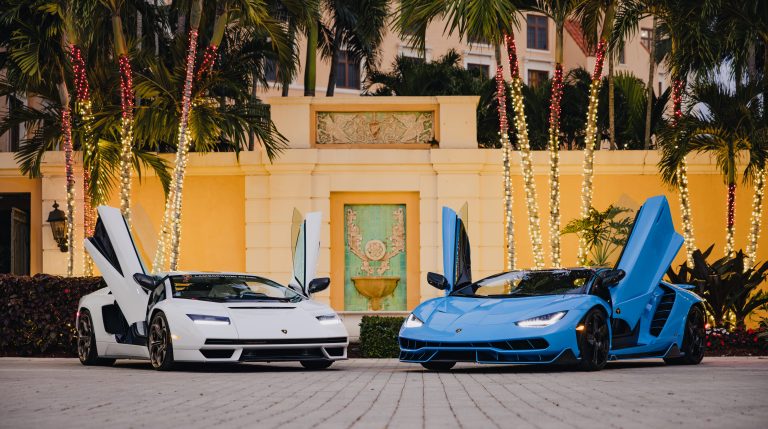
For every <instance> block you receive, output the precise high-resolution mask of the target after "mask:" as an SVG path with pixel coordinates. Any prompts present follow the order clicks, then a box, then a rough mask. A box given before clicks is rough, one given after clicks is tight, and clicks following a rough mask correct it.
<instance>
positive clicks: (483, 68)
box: [467, 63, 491, 79]
mask: <svg viewBox="0 0 768 429" xmlns="http://www.w3.org/2000/svg"><path fill="white" fill-rule="evenodd" d="M467 70H470V71H474V70H477V73H478V74H479V75H480V77H482V78H483V79H488V78H490V77H491V67H490V66H488V64H475V63H467Z"/></svg>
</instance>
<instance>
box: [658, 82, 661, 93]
mask: <svg viewBox="0 0 768 429" xmlns="http://www.w3.org/2000/svg"><path fill="white" fill-rule="evenodd" d="M658 96H659V97H661V82H659V93H658Z"/></svg>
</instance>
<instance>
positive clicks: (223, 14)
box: [192, 2, 229, 80]
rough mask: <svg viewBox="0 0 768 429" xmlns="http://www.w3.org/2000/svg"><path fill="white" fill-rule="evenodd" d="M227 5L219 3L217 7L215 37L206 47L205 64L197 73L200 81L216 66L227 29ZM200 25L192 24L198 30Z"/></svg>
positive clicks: (214, 27) (212, 37)
mask: <svg viewBox="0 0 768 429" xmlns="http://www.w3.org/2000/svg"><path fill="white" fill-rule="evenodd" d="M227 12H228V11H227V3H226V2H219V3H218V4H217V5H216V19H215V20H214V24H213V35H212V36H211V41H210V42H209V43H208V46H206V47H205V54H203V62H202V64H200V68H199V69H198V71H197V75H196V76H195V77H196V79H198V80H199V79H200V78H201V77H202V76H203V74H205V72H207V71H211V70H213V66H214V65H215V64H216V53H217V52H218V50H219V46H220V45H221V41H222V40H223V39H224V31H225V30H226V29H227V23H228V18H229V15H228V13H227ZM199 26H200V24H199V23H198V24H195V23H194V22H193V23H192V27H193V28H194V29H197V28H198V27H199Z"/></svg>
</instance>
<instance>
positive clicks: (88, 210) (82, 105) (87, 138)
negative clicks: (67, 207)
mask: <svg viewBox="0 0 768 429" xmlns="http://www.w3.org/2000/svg"><path fill="white" fill-rule="evenodd" d="M69 53H70V61H71V63H72V72H73V74H74V78H75V111H76V113H78V114H79V115H80V118H81V119H82V123H83V127H84V128H85V133H84V136H83V232H84V234H85V238H87V237H92V236H93V230H94V227H95V226H96V209H95V207H94V204H93V201H91V193H90V187H91V168H92V165H94V157H95V156H97V154H96V151H95V148H94V145H93V142H92V141H91V138H92V132H91V121H92V120H93V110H92V105H91V94H90V86H89V85H88V75H87V72H86V67H85V59H84V58H83V54H82V50H81V49H80V47H79V46H77V45H74V44H73V45H70V50H69ZM83 275H84V276H92V275H93V260H92V259H91V257H90V256H89V255H88V252H83Z"/></svg>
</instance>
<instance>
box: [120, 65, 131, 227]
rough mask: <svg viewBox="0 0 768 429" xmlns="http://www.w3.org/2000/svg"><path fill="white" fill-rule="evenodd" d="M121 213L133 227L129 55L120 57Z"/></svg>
mask: <svg viewBox="0 0 768 429" xmlns="http://www.w3.org/2000/svg"><path fill="white" fill-rule="evenodd" d="M118 61H119V62H120V107H121V109H122V120H121V122H120V211H121V212H122V213H123V216H124V217H125V220H126V221H127V222H128V225H129V226H130V225H131V160H132V152H133V72H132V71H131V62H130V59H129V58H128V56H127V55H120V58H119V59H118Z"/></svg>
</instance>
